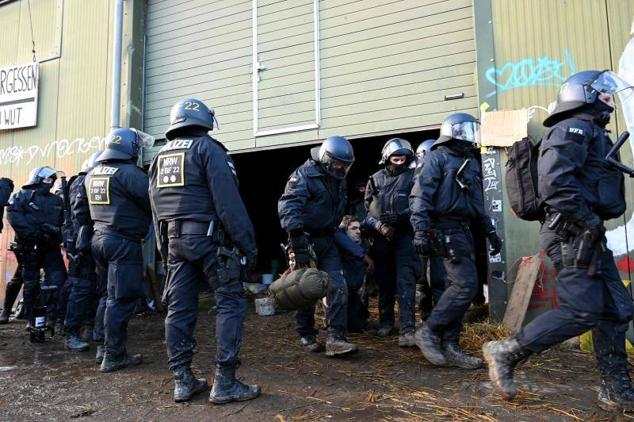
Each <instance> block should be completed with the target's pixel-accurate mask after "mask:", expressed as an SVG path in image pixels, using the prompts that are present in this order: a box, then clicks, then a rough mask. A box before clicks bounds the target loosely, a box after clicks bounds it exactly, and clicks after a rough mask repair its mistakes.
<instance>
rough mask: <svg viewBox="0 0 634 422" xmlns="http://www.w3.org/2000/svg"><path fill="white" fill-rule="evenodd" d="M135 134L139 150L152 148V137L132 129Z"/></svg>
mask: <svg viewBox="0 0 634 422" xmlns="http://www.w3.org/2000/svg"><path fill="white" fill-rule="evenodd" d="M132 130H133V131H135V132H136V134H137V142H138V145H139V147H140V148H152V147H153V146H154V140H155V139H154V136H152V135H150V134H149V133H145V132H143V131H140V130H138V129H132Z"/></svg>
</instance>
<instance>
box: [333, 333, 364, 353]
mask: <svg viewBox="0 0 634 422" xmlns="http://www.w3.org/2000/svg"><path fill="white" fill-rule="evenodd" d="M358 351H359V348H358V347H357V346H356V345H354V344H352V343H348V340H346V338H345V337H344V336H342V335H332V334H331V335H329V336H328V339H327V340H326V356H329V357H334V356H343V355H348V354H352V353H356V352H358Z"/></svg>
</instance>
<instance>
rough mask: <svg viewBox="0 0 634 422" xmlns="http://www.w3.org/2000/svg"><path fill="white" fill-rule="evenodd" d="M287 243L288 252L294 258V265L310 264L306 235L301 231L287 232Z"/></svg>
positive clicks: (304, 265) (303, 265)
mask: <svg viewBox="0 0 634 422" xmlns="http://www.w3.org/2000/svg"><path fill="white" fill-rule="evenodd" d="M288 243H289V245H290V252H291V253H292V254H293V256H294V259H295V266H296V267H306V266H308V265H310V251H309V250H308V245H309V242H308V237H306V235H305V234H304V233H303V232H302V233H301V234H299V233H297V232H293V233H289V238H288Z"/></svg>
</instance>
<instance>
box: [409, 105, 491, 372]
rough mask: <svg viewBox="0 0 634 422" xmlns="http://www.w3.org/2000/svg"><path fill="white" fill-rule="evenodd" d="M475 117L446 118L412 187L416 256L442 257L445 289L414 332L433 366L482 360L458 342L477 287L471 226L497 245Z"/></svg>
mask: <svg viewBox="0 0 634 422" xmlns="http://www.w3.org/2000/svg"><path fill="white" fill-rule="evenodd" d="M478 125H479V123H478V121H477V120H476V119H475V118H474V117H473V116H471V115H469V114H466V113H454V114H452V115H450V116H449V117H447V118H446V119H445V121H444V122H443V123H442V125H441V128H440V137H439V138H438V140H437V141H436V142H435V143H434V145H433V146H432V148H431V152H430V153H429V155H428V156H427V157H426V158H425V164H424V166H423V170H422V172H421V174H420V175H419V177H418V179H417V180H416V184H415V186H414V189H413V191H412V196H411V207H412V218H411V222H412V226H413V227H414V230H415V235H414V245H415V246H416V249H417V251H418V253H419V254H421V255H430V253H432V252H433V253H435V254H437V255H439V256H441V257H442V258H443V263H444V266H445V270H446V282H445V285H446V289H445V291H444V292H443V294H442V296H440V299H439V300H438V303H437V304H436V306H435V307H434V309H433V310H432V312H431V315H430V316H429V318H428V319H427V323H426V325H425V326H423V327H421V329H419V330H418V331H417V332H416V344H417V346H418V347H419V348H420V349H421V351H422V352H423V355H424V356H425V358H426V359H427V360H428V361H429V362H431V363H432V364H434V365H446V364H448V365H453V366H458V367H461V368H467V369H476V368H479V367H481V366H482V360H481V359H478V358H476V357H473V356H469V355H467V354H465V353H464V352H463V351H462V349H460V346H459V344H458V342H459V338H460V331H461V329H462V318H463V316H464V314H465V312H466V311H467V309H468V308H469V305H470V303H471V300H472V299H473V297H474V296H475V294H476V292H477V290H478V276H477V271H476V267H475V252H474V246H473V239H472V236H471V232H470V226H471V225H472V224H476V225H480V226H481V227H484V230H485V232H486V233H487V237H488V239H489V242H490V243H491V246H492V249H493V250H492V252H491V253H492V254H497V253H499V252H500V249H501V247H502V246H501V240H500V238H499V237H498V236H497V234H496V233H495V228H494V227H493V223H492V221H491V218H489V217H488V216H487V214H486V212H485V210H484V199H483V193H482V184H481V169H480V165H479V164H478V160H477V159H476V158H475V156H474V153H475V151H477V148H478V144H479V142H478V137H477V135H478Z"/></svg>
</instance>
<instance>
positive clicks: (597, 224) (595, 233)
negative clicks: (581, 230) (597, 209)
mask: <svg viewBox="0 0 634 422" xmlns="http://www.w3.org/2000/svg"><path fill="white" fill-rule="evenodd" d="M584 225H585V226H586V229H587V230H588V231H589V232H590V233H591V234H592V238H593V239H594V240H600V239H602V238H603V235H605V227H604V226H603V220H601V217H599V216H598V215H596V214H592V216H590V218H588V219H587V220H586V221H585V224H584Z"/></svg>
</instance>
